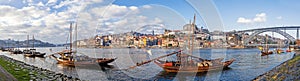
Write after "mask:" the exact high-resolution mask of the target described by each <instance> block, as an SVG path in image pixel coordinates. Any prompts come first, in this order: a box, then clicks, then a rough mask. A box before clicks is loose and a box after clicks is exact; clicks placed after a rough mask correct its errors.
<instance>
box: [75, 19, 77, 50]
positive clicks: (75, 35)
mask: <svg viewBox="0 0 300 81" xmlns="http://www.w3.org/2000/svg"><path fill="white" fill-rule="evenodd" d="M75 45H76V46H75V50H77V21H76V24H75Z"/></svg>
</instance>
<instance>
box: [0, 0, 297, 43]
mask: <svg viewBox="0 0 300 81" xmlns="http://www.w3.org/2000/svg"><path fill="white" fill-rule="evenodd" d="M299 3H300V1H298V0H211V1H210V0H22V1H20V0H8V1H7V0H0V13H1V14H0V27H1V28H0V32H1V34H2V35H1V36H0V38H1V39H8V38H14V39H16V40H22V39H26V38H25V37H26V35H28V34H30V35H36V36H35V37H36V38H37V39H40V40H43V41H47V42H54V43H64V42H65V40H62V39H66V37H67V36H68V29H69V23H70V22H76V21H77V22H78V30H79V32H80V33H79V35H78V38H79V39H84V38H90V37H92V36H94V35H105V34H115V33H122V32H128V31H141V30H140V29H139V28H140V27H143V26H145V25H157V26H161V27H163V28H167V29H174V30H180V29H182V26H183V25H185V24H187V23H189V21H190V20H192V19H193V15H194V13H196V16H197V20H196V24H197V25H198V27H200V26H203V27H204V28H208V29H209V30H210V31H214V30H222V31H231V30H244V29H253V28H264V27H273V26H291V25H300V24H299V21H300V16H299V15H298V14H299V12H300V5H298V4H299ZM291 33H294V32H293V31H291ZM293 36H294V35H293ZM54 38H56V39H54Z"/></svg>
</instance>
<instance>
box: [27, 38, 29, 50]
mask: <svg viewBox="0 0 300 81" xmlns="http://www.w3.org/2000/svg"><path fill="white" fill-rule="evenodd" d="M26 47H27V49H28V48H29V35H27V46H26Z"/></svg>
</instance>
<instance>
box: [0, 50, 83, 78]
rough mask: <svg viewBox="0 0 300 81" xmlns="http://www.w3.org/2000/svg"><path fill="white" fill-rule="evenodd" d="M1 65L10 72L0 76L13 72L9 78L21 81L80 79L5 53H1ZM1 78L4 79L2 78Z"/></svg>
mask: <svg viewBox="0 0 300 81" xmlns="http://www.w3.org/2000/svg"><path fill="white" fill-rule="evenodd" d="M0 65H1V66H2V67H3V68H0V69H1V70H5V71H7V72H9V73H6V74H5V73H1V72H0V75H1V77H0V78H2V75H4V76H7V75H8V76H9V75H10V74H11V75H12V76H13V77H9V78H7V79H10V80H12V81H16V80H19V81H29V80H33V81H42V80H50V81H66V80H67V81H80V80H79V79H78V78H75V77H71V76H67V75H64V74H61V73H55V72H52V71H50V70H47V69H43V68H39V67H35V66H33V65H29V64H26V63H24V62H21V61H18V60H14V59H12V58H9V57H6V56H4V55H0ZM4 76H3V77H4ZM4 78H5V77H4ZM14 78H15V80H14ZM0 80H1V81H2V79H0ZM4 81H6V79H4Z"/></svg>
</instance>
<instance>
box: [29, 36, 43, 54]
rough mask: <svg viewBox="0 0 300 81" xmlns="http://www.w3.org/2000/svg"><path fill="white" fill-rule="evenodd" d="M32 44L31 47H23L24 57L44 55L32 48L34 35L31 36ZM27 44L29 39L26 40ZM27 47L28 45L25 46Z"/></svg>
mask: <svg viewBox="0 0 300 81" xmlns="http://www.w3.org/2000/svg"><path fill="white" fill-rule="evenodd" d="M27 39H29V36H27ZM32 39H33V44H32V48H31V49H24V50H23V54H24V56H26V57H44V55H46V53H41V52H37V51H36V49H34V36H32ZM28 44H29V40H27V45H28ZM27 48H28V46H27Z"/></svg>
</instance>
